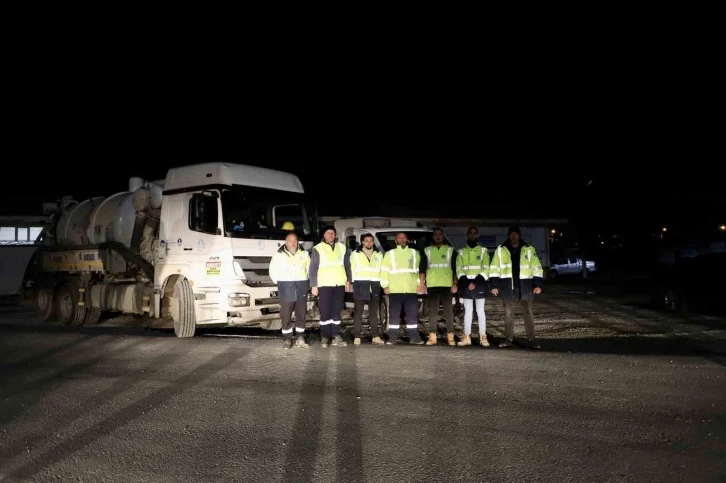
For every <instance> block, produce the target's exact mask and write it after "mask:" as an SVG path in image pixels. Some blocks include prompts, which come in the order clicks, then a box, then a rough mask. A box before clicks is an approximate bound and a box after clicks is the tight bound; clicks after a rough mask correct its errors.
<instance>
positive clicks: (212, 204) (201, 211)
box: [189, 193, 219, 233]
mask: <svg viewBox="0 0 726 483" xmlns="http://www.w3.org/2000/svg"><path fill="white" fill-rule="evenodd" d="M218 215H219V213H218V209H217V198H216V197H214V196H205V195H204V194H203V193H194V194H193V195H192V199H191V200H190V202H189V228H190V229H191V230H194V231H200V232H203V233H217V231H218V228H219V227H218V226H217V225H218Z"/></svg>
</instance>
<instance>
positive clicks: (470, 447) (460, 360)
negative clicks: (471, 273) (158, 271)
mask: <svg viewBox="0 0 726 483" xmlns="http://www.w3.org/2000/svg"><path fill="white" fill-rule="evenodd" d="M574 292H577V291H574ZM487 314H488V322H489V323H488V327H489V331H490V337H491V338H492V339H494V340H496V338H497V337H500V336H501V332H502V330H503V324H502V311H501V309H500V307H499V304H497V303H490V301H488V302H487ZM535 316H536V319H537V331H538V335H539V336H540V340H541V343H542V346H543V350H542V351H531V350H523V349H520V348H514V349H498V348H494V347H493V348H491V349H482V348H480V347H477V346H473V347H470V348H463V349H462V348H450V347H446V346H439V347H435V348H432V347H421V346H415V347H414V346H395V347H391V346H387V347H373V346H370V345H363V346H361V347H354V346H352V345H349V346H347V347H346V348H329V349H325V350H323V349H320V348H319V346H318V345H317V343H316V342H313V346H312V347H311V348H310V349H305V350H297V349H296V350H292V351H286V352H283V351H282V349H281V344H280V341H279V339H278V338H277V337H276V336H275V335H274V334H269V333H265V332H261V331H259V330H243V329H205V330H203V331H200V334H199V335H200V336H199V337H195V338H193V339H177V338H176V337H174V336H173V333H172V332H171V331H170V330H169V329H158V328H154V327H156V326H158V321H151V322H150V321H147V320H140V319H134V318H116V319H111V320H107V321H105V322H103V323H101V324H99V325H97V326H93V327H81V328H72V327H64V326H59V325H55V324H47V323H42V322H39V321H37V320H35V319H34V318H33V317H32V314H31V313H29V311H28V309H27V308H22V307H21V308H18V307H15V308H12V307H10V308H9V307H5V308H4V309H3V310H2V311H1V312H0V364H1V367H2V375H3V378H2V380H1V381H0V481H49V480H55V479H60V480H61V481H62V480H65V479H74V480H76V479H80V480H83V481H123V482H127V481H219V480H225V481H260V482H262V481H264V482H270V481H280V482H282V481H284V482H290V481H322V482H327V481H331V482H332V481H336V482H338V481H351V482H364V481H376V482H377V481H401V482H408V481H411V482H414V481H415V482H420V481H518V482H519V481H556V482H562V481H578V482H579V481H608V482H610V481H644V482H645V481H647V482H651V481H659V482H663V481H699V482H700V481H704V482H705V481H723V480H724V479H725V478H726V445H725V444H724V442H725V441H726V418H724V414H726V369H725V367H726V350H724V338H725V337H724V321H723V320H721V319H719V318H714V317H709V316H696V315H691V316H670V315H666V314H662V313H659V312H655V311H652V310H648V309H646V308H643V301H642V300H637V299H619V298H613V297H603V296H601V295H598V294H589V295H588V294H582V293H571V291H569V290H568V289H567V288H566V287H560V290H554V289H553V290H550V291H549V293H548V294H547V296H544V297H542V298H541V299H540V300H539V303H538V304H537V308H536V314H535ZM521 328H522V327H521V322H520V324H519V326H518V329H521Z"/></svg>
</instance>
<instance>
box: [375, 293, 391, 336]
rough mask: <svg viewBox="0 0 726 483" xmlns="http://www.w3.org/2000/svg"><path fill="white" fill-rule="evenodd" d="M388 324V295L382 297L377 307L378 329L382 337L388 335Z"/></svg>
mask: <svg viewBox="0 0 726 483" xmlns="http://www.w3.org/2000/svg"><path fill="white" fill-rule="evenodd" d="M388 323H389V320H388V295H382V296H381V302H380V304H379V306H378V328H379V330H380V331H381V334H382V335H383V334H387V333H388Z"/></svg>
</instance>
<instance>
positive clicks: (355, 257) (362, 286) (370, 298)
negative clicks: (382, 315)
mask: <svg viewBox="0 0 726 483" xmlns="http://www.w3.org/2000/svg"><path fill="white" fill-rule="evenodd" d="M382 263H383V254H382V253H381V252H380V251H379V250H378V248H376V245H375V242H374V240H373V235H371V234H370V233H366V234H365V235H363V236H362V237H361V246H360V247H358V249H357V250H355V251H353V252H351V254H350V270H351V272H352V274H353V301H354V303H355V309H354V310H355V316H354V319H353V322H354V324H353V337H354V339H353V344H354V345H360V341H361V332H362V330H363V308H364V307H365V306H366V304H368V322H369V324H370V326H371V337H372V340H371V342H372V343H373V344H384V343H385V342H383V339H381V333H380V329H379V327H378V311H379V309H380V301H381V264H382Z"/></svg>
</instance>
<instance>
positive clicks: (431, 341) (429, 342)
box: [426, 332, 439, 345]
mask: <svg viewBox="0 0 726 483" xmlns="http://www.w3.org/2000/svg"><path fill="white" fill-rule="evenodd" d="M438 343H439V341H438V340H437V339H436V333H435V332H429V340H427V341H426V345H436V344H438Z"/></svg>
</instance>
